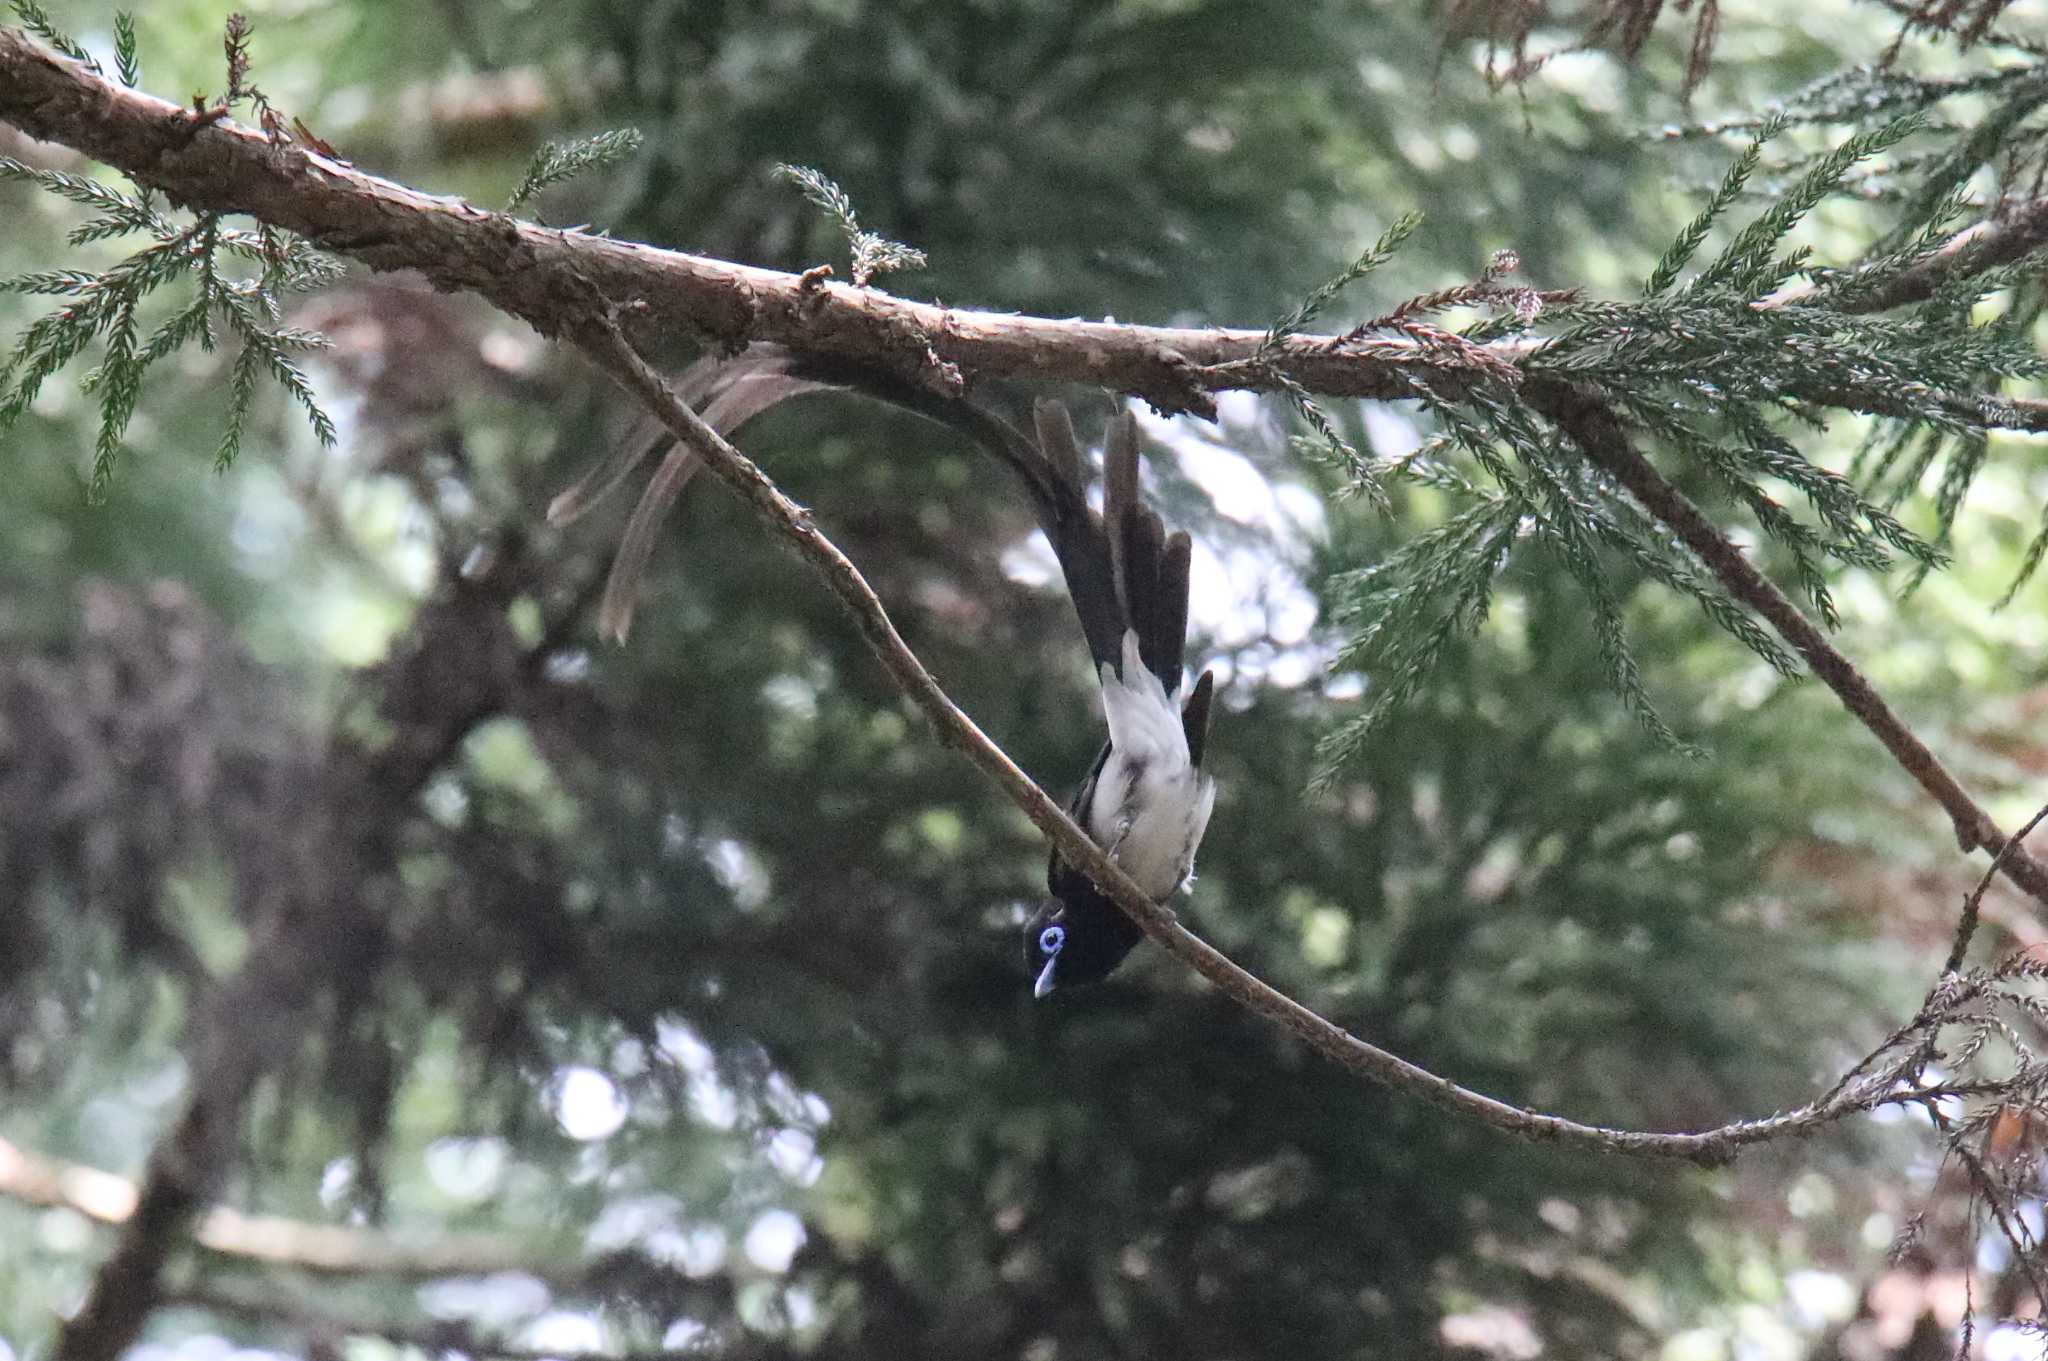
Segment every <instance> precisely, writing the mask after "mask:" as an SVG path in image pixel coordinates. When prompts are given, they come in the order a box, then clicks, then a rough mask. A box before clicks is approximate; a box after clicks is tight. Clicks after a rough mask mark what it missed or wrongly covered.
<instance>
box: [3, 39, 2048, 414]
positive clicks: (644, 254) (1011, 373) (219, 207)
mask: <svg viewBox="0 0 2048 1361" xmlns="http://www.w3.org/2000/svg"><path fill="white" fill-rule="evenodd" d="M0 120H4V121H6V122H9V123H12V124H14V125H15V126H17V127H19V128H21V129H22V130H23V131H24V132H27V133H29V134H30V135H32V136H35V137H39V138H43V139H45V140H48V141H53V142H59V143H62V144H63V145H65V146H69V147H73V148H76V149H77V150H80V151H83V152H85V153H86V154H88V155H90V156H92V157H94V158H96V159H98V160H100V161H103V162H105V163H106V164H108V165H110V166H113V167H115V168H116V169H118V170H120V171H122V172H124V173H126V174H127V175H129V176H130V177H131V178H133V179H135V180H136V181H137V182H138V183H142V184H147V185H151V186H153V187H156V188H159V189H162V190H164V191H165V192H166V193H168V194H169V195H170V196H171V197H172V198H174V199H176V200H178V201H179V202H181V203H184V204H186V205H188V206H190V207H192V208H195V209H200V210H205V211H210V212H219V213H247V214H249V215H251V216H253V217H256V218H258V219H260V220H261V221H264V222H267V223H269V224H271V225H273V226H277V227H282V228H285V229H287V230H289V231H292V232H296V233H298V234H299V235H301V236H304V237H305V238H306V239H307V240H309V241H311V242H313V243H314V244H316V245H318V246H321V247H323V248H324V249H327V250H330V251H333V252H335V253H336V254H340V255H346V256H349V257H352V258H354V259H357V260H361V261H363V262H364V263H366V264H368V265H370V266H371V267H372V268H375V269H380V270H393V269H414V270H418V271H419V272H420V273H422V274H424V275H425V276H426V277H427V278H429V279H431V280H432V281H433V282H434V283H435V284H437V285H438V286H440V287H442V288H446V289H450V290H455V289H462V290H467V291H470V292H475V293H478V294H480V295H482V296H483V297H486V298H488V299H490V300H491V301H492V302H493V303H495V304H496V305H497V306H499V307H501V308H503V309H504V310H505V311H507V312H509V313H511V314H512V315H514V316H517V317H520V318H521V319H523V320H525V321H527V322H528V323H530V324H531V325H533V326H534V327H535V328H536V329H537V330H539V331H540V332H541V333H542V334H544V335H558V334H562V333H564V332H566V331H569V330H572V329H574V327H576V326H577V325H578V324H580V320H581V319H582V318H584V317H587V316H589V315H591V314H592V313H593V312H594V311H595V310H596V309H597V308H598V307H599V306H602V305H605V304H607V303H608V304H618V303H623V302H627V301H633V302H636V303H637V304H638V305H637V306H636V307H635V308H634V309H633V310H631V311H630V312H628V313H625V314H623V315H622V316H621V324H622V325H623V326H624V327H625V328H626V330H627V331H628V333H629V334H630V335H631V336H632V337H633V338H635V339H636V340H639V341H642V342H646V341H653V340H656V339H659V338H663V337H677V336H682V337H689V338H693V339H695V340H698V341H700V342H703V343H706V344H711V345H716V346H723V347H727V348H738V347H740V346H743V345H745V344H748V343H750V342H754V341H773V342H775V343H778V344H782V345H786V346H788V347H790V348H791V349H795V350H798V351H802V352H805V353H811V354H819V355H828V356H837V357H850V358H856V359H859V360H861V361H862V362H864V363H867V364H871V365H875V364H879V365H883V366H890V367H893V368H894V369H895V370H896V371H897V372H898V373H899V374H900V375H901V376H903V377H905V378H907V379H909V380H911V381H914V382H921V383H925V384H928V385H930V386H931V387H933V388H934V389H936V390H940V391H946V392H953V391H957V390H958V389H959V388H961V387H962V386H963V385H964V384H965V383H966V382H968V381H969V380H971V379H974V378H979V377H981V376H984V375H987V376H999V377H1011V378H1028V379H1036V380H1041V381H1048V382H1065V383H1078V384H1084V385H1087V386H1091V387H1098V388H1106V389H1109V390H1112V391H1117V392H1126V393H1132V394H1135V395H1137V396H1140V397H1143V398H1144V399H1145V400H1147V401H1149V402H1151V403H1152V404H1153V405H1154V406H1157V407H1158V408H1160V409H1161V410H1165V411H1195V412H1199V413H1202V414H1205V415H1207V414H1212V413H1213V409H1214V398H1213V396H1212V395H1211V394H1212V393H1214V392H1217V391H1224V390H1230V389H1241V390H1249V391H1275V390H1279V389H1280V388H1282V387H1294V388H1298V389H1306V390H1307V391H1309V392H1313V393H1318V394H1322V395H1327V396H1338V397H1364V398H1375V399H1382V400H1394V399H1400V398H1406V397H1410V396H1412V395H1413V388H1412V386H1411V385H1410V383H1409V382H1408V381H1407V380H1406V379H1404V377H1403V372H1404V370H1407V371H1412V370H1414V369H1416V368H1426V369H1428V370H1429V371H1430V374H1431V382H1432V385H1433V386H1435V387H1437V389H1438V390H1439V391H1448V390H1451V389H1454V388H1455V387H1456V386H1457V385H1458V383H1460V382H1461V381H1463V380H1464V379H1465V378H1466V377H1467V376H1471V377H1480V376H1485V373H1494V374H1497V373H1499V372H1500V371H1501V370H1502V369H1503V368H1504V367H1508V366H1512V365H1514V364H1516V363H1517V362H1518V361H1519V360H1520V359H1522V358H1524V357H1525V356H1526V355H1527V354H1528V353H1529V352H1530V351H1531V350H1532V349H1533V348H1537V347H1539V345H1540V342H1536V343H1532V342H1529V341H1521V340H1518V341H1509V342H1503V343H1501V344H1499V345H1493V346H1480V345H1473V346H1470V347H1469V348H1468V351H1467V355H1466V357H1465V358H1462V359H1461V358H1459V357H1458V356H1457V355H1455V354H1452V353H1449V352H1447V351H1446V350H1445V349H1444V348H1443V347H1442V346H1429V345H1424V344H1422V343H1421V342H1419V341H1417V340H1415V339H1413V338H1411V337H1408V336H1402V335H1367V336H1362V337H1351V338H1346V339H1345V340H1344V341H1343V342H1342V343H1341V344H1340V343H1337V338H1336V337H1331V336H1307V335H1298V336H1291V337H1288V338H1287V339H1285V340H1283V341H1282V342H1281V343H1280V344H1278V345H1277V346H1271V347H1269V346H1268V344H1267V337H1266V333H1265V332H1264V331H1262V330H1211V329H1195V328H1188V327H1161V326H1132V325H1124V324H1120V323H1110V322H1088V321H1076V320H1056V319H1051V318H1043V317H1026V316H1017V315H1013V314H1009V313H998V312H975V311H962V310H957V309H953V308H947V307H939V306H934V305H932V304H929V303H920V302H913V301H911V300H909V299H905V298H897V297H892V296H890V295H889V294H887V293H884V292H881V291H880V290H879V289H875V288H872V287H868V288H856V287H852V286H849V285H845V284H839V283H833V282H830V281H824V280H819V279H810V278H807V277H806V276H800V275H796V274H785V273H781V272H779V271H776V270H768V269H756V268H753V267H751V266H747V265H737V264H730V263H727V262H725V261H722V260H713V259H708V258H705V257H703V256H695V255H685V254H683V253H681V252H678V251H669V250H660V249H657V248H655V247H652V246H645V245H639V244H636V243H633V242H626V241H614V240H611V239H609V238H605V237H598V236H592V235H588V234H585V233H580V232H567V231H558V230H555V229H552V228H547V227H540V226H536V225H535V224H533V223H530V222H522V221H519V220H517V219H515V218H512V217H508V216H506V215H504V214H502V213H493V212H487V211H485V210H483V209H481V208H477V207H475V206H474V205H472V204H469V203H466V202H464V201H462V200H460V199H455V198H448V197H443V196H438V195H432V194H423V193H420V192H419V191H417V190H414V189H409V188H407V187H405V186H404V185H401V184H395V183H393V182H392V181H390V180H385V179H380V178H378V177H377V176H374V175H369V174H365V173H364V172H362V171H359V170H357V169H355V168H354V167H353V166H350V165H348V164H347V163H346V162H342V161H337V160H332V159H329V158H328V157H325V156H322V155H319V154H317V153H315V152H313V151H310V150H308V149H307V148H305V147H304V146H301V145H299V144H297V143H294V142H292V141H290V140H289V139H280V140H276V141H273V140H272V139H270V138H269V137H266V136H265V135H263V134H261V133H258V132H254V131H251V130H249V129H246V128H242V127H239V126H237V125H236V124H234V123H233V122H231V121H229V120H227V119H219V120H216V121H211V122H206V123H204V124H203V125H202V124H201V123H200V122H199V121H197V120H195V119H194V117H193V115H192V113H191V111H190V110H189V109H185V108H182V107H180V106H178V105H175V104H170V103H167V102H165V101H163V100H161V99H157V98H154V97H153V96H150V95H146V94H143V93H141V92H139V91H135V90H130V89H127V88H125V87H123V86H120V85H117V84H115V83H113V82H112V81H109V80H106V79H103V78H101V77H97V76H94V75H93V74H91V73H90V72H88V71H85V70H84V69H82V68H81V67H79V66H78V65H76V64H75V63H73V62H70V61H67V60H66V59H64V58H62V57H59V56H57V55H55V54H53V53H50V52H47V51H45V50H44V49H43V48H41V47H39V46H38V45H37V44H36V43H35V42H34V41H33V40H31V39H30V38H29V37H28V36H27V35H26V34H24V33H22V32H20V31H19V30H15V29H6V28H0ZM2044 224H2048V206H2043V207H2040V208H2039V209H2038V210H2035V209H2034V208H2033V207H2032V206H2031V205H2030V207H2029V208H2028V209H2022V210H2018V211H2016V212H2015V213H2013V214H2010V215H2009V217H2008V219H2007V220H2005V221H2003V222H2001V223H2000V224H1998V225H1996V226H1995V227H1990V228H1986V229H1983V230H1982V231H1980V232H1979V236H1978V237H1973V238H1972V241H1973V242H1974V243H1975V244H1972V242H1966V241H1963V240H1962V238H1958V244H1957V245H1956V247H1955V249H1954V250H1953V252H1952V254H1951V255H1950V256H1949V257H1948V258H1947V259H1946V260H1945V261H1943V262H1939V263H1940V265H1941V268H1940V269H1937V268H1936V264H1937V262H1930V264H1929V265H1928V266H1924V267H1923V268H1922V269H1921V270H1918V271H1914V272H1912V273H1911V274H1910V275H1909V276H1907V277H1908V278H1909V279H1910V280H1912V282H1911V283H1907V284H1902V286H1901V287H1902V288H1903V290H1904V291H1903V292H1901V293H1900V294H1899V296H1897V297H1896V298H1895V299H1893V301H1892V302H1891V303H1887V304H1885V305H1895V303H1896V302H1903V301H1910V300H1911V298H1912V297H1913V296H1916V295H1915V294H1914V292H1913V290H1915V289H1923V290H1925V289H1931V288H1932V286H1933V282H1934V281H1937V280H1938V279H1939V278H1940V277H1944V276H1945V275H1944V271H1947V272H1952V271H1953V270H1955V269H1959V268H1978V269H1981V268H1985V267H1988V266H1989V265H1992V264H1996V263H1999V262H2001V261H2003V260H2007V259H2011V258H2015V257H2016V256H2017V255H2018V254H2021V253H2024V250H2025V249H2026V248H2028V247H2029V245H2030V244H2031V243H2032V242H2033V241H2034V240H2035V236H2034V235H2030V233H2034V234H2038V233H2040V232H2043V231H2048V225H2044ZM1976 230H1978V229H1973V231H1976ZM1964 236H1970V233H1965V234H1964ZM1923 295H1924V294H1923ZM1283 375H1284V378H1283ZM1810 395H1813V396H1814V399H1815V400H1820V399H1821V398H1820V396H1819V395H1818V394H1810ZM1843 400H1844V401H1845V402H1847V403H1848V404H1849V405H1850V406H1851V408H1852V409H1855V410H1859V411H1865V412H1869V413H1871V414H1879V415H1882V414H1887V413H1886V412H1885V411H1884V410H1883V409H1882V406H1883V402H1884V399H1883V394H1877V393H1863V394H1854V395H1852V396H1850V397H1846V398H1844V399H1843ZM1963 405H1965V406H1967V408H1968V409H1967V410H1959V412H1958V414H1959V415H1961V416H1963V418H1964V419H1966V420H1981V421H1982V422H1983V423H1984V424H1986V425H1992V426H2007V425H2010V426H2014V427H2017V428H2022V429H2042V428H2044V427H2048V413H2044V412H2042V411H2040V410H2037V409H2031V408H2029V407H2028V406H2027V405H2026V404H2025V403H2014V402H2009V401H2006V400H2004V399H2000V398H1997V397H1986V398H1983V399H1981V400H1980V401H1977V402H1964V403H1963Z"/></svg>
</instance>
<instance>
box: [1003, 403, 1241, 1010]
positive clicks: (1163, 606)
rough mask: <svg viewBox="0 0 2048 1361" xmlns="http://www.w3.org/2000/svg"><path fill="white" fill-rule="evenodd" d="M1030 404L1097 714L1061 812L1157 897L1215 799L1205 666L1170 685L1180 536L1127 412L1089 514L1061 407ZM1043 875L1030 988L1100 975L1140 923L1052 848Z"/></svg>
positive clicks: (1174, 875)
mask: <svg viewBox="0 0 2048 1361" xmlns="http://www.w3.org/2000/svg"><path fill="white" fill-rule="evenodd" d="M1037 414H1038V420H1037V425H1038V442H1039V449H1040V451H1041V453H1042V456H1043V459H1044V463H1045V473H1046V474H1047V475H1049V476H1051V477H1053V478H1056V479H1057V480H1058V481H1060V482H1061V483H1064V484H1065V490H1062V491H1060V492H1058V493H1056V494H1055V495H1053V496H1051V497H1044V496H1041V497H1040V498H1039V499H1040V502H1041V507H1042V512H1041V517H1040V518H1041V522H1042V523H1044V524H1045V527H1046V535H1047V537H1048V538H1049V539H1050V540H1051V541H1052V546H1053V551H1054V554H1055V555H1056V556H1057V557H1058V558H1059V561H1060V570H1061V572H1062V573H1063V574H1064V576H1065V577H1066V582H1067V593H1068V595H1069V596H1070V597H1071V598H1072V599H1073V602H1074V611H1075V613H1076V614H1078V615H1079V616H1080V620H1081V632H1082V634H1083V635H1084V636H1085V637H1086V638H1087V640H1088V652H1089V655H1090V657H1091V658H1092V659H1093V660H1094V663H1095V671H1096V675H1097V677H1098V678H1099V680H1100V682H1101V686H1102V713H1103V718H1104V719H1105V721H1106V722H1107V724H1108V726H1109V740H1108V741H1107V742H1106V743H1104V744H1103V747H1102V750H1101V752H1100V753H1099V754H1098V755H1097V756H1096V758H1095V765H1094V768H1093V769H1092V770H1090V771H1089V773H1088V778H1087V779H1086V780H1085V781H1083V783H1082V785H1081V788H1080V790H1079V791H1078V792H1077V793H1076V794H1075V795H1074V798H1073V802H1072V803H1071V804H1069V805H1068V810H1067V811H1068V813H1069V814H1070V815H1071V816H1072V817H1073V819H1074V821H1076V822H1078V823H1079V824H1080V825H1081V827H1082V829H1083V830H1085V831H1086V832H1087V833H1088V835H1089V836H1091V837H1093V838H1094V839H1095V842H1096V844H1097V845H1099V846H1101V847H1102V848H1103V849H1104V850H1105V851H1107V852H1108V853H1109V858H1110V859H1111V860H1114V861H1115V862H1116V864H1117V867H1118V868H1119V869H1121V870H1123V871H1124V873H1126V874H1128V875H1129V876H1130V877H1131V879H1132V880H1133V881H1134V882H1136V884H1137V885H1138V887H1139V888H1140V889H1142V890H1144V892H1145V893H1146V894H1147V895H1148V896H1149V897H1151V898H1152V899H1153V901H1155V902H1165V901H1166V900H1167V899H1168V898H1171V897H1172V896H1173V895H1174V894H1175V893H1177V892H1178V891H1179V890H1180V889H1181V887H1182V886H1183V885H1184V884H1186V883H1187V882H1188V879H1189V878H1190V876H1191V875H1192V874H1193V872H1194V863H1195V848H1196V847H1197V846H1199V845H1200V844H1201V841H1202V833H1203V831H1204V830H1205V829H1207V827H1208V825H1209V814H1210V811H1211V810H1212V809H1213V808H1214V807H1215V804H1216V781H1215V779H1214V778H1213V777H1211V776H1210V775H1208V774H1206V773H1204V772H1203V770H1202V754H1203V747H1204V745H1205V743H1206V740H1207V737H1208V730H1209V702H1210V698H1211V696H1212V695H1213V694H1214V689H1215V678H1214V676H1213V675H1212V674H1211V673H1209V672H1207V671H1205V672H1203V673H1202V676H1201V679H1200V680H1198V681H1196V682H1195V683H1194V685H1193V686H1192V687H1191V688H1184V687H1183V684H1182V676H1183V672H1184V669H1185V668H1184V665H1183V654H1184V653H1185V651H1186V648H1187V624H1188V568H1189V559H1190V555H1191V551H1192V546H1191V544H1190V542H1189V539H1188V536H1187V534H1186V533H1184V532H1176V533H1174V534H1172V535H1168V534H1167V533H1166V532H1165V527H1164V525H1163V524H1162V523H1161V522H1160V519H1159V516H1158V515H1156V514H1154V513H1153V512H1152V511H1150V510H1148V509H1146V508H1145V506H1144V505H1143V504H1142V503H1141V502H1140V500H1139V497H1138V433H1137V423H1136V422H1135V421H1134V420H1133V419H1132V418H1131V416H1130V415H1129V413H1125V414H1122V415H1120V416H1118V417H1117V418H1116V420H1114V421H1113V422H1111V424H1110V430H1109V438H1108V441H1107V444H1106V447H1105V449H1104V453H1103V474H1104V476H1103V496H1102V514H1101V516H1100V517H1098V516H1096V515H1095V513H1094V512H1093V511H1092V510H1090V509H1089V507H1088V505H1087V502H1086V500H1085V493H1084V492H1083V491H1082V488H1083V487H1084V486H1085V483H1084V482H1083V481H1082V479H1081V468H1082V464H1081V459H1080V453H1079V449H1078V447H1077V445H1076V443H1075V440H1074V431H1073V426H1072V425H1071V424H1070V422H1069V421H1068V418H1067V413H1066V410H1065V408H1063V407H1060V406H1058V405H1056V404H1052V403H1041V404H1040V405H1039V408H1038V413H1037ZM1026 480H1027V482H1029V481H1030V480H1031V479H1029V478H1027V479H1026ZM1046 886H1047V888H1048V889H1049V890H1050V891H1051V894H1052V898H1051V901H1049V902H1047V903H1046V904H1045V905H1044V906H1042V907H1040V908H1039V909H1038V911H1037V912H1036V913H1035V914H1034V915H1033V916H1032V918H1031V920H1030V922H1029V923H1028V924H1027V926H1026V928H1025V935H1024V960H1025V964H1026V966H1027V967H1028V968H1029V969H1030V970H1031V974H1032V987H1031V991H1032V995H1033V996H1034V997H1044V996H1046V995H1047V994H1048V993H1050V992H1052V991H1053V990H1054V989H1055V988H1062V987H1074V986H1077V985H1079V984H1082V983H1093V982H1097V981H1099V980H1101V979H1103V978H1106V977H1107V976H1108V975H1109V974H1110V973H1111V972H1112V971H1113V970H1114V969H1115V968H1116V967H1117V965H1119V964H1121V963H1123V961H1124V957H1125V956H1126V955H1128V954H1130V952H1131V949H1132V947H1134V946H1135V945H1137V943H1138V941H1139V940H1140V939H1141V938H1142V936H1143V934H1144V933H1143V932H1142V931H1141V930H1140V929H1139V927H1138V924H1137V923H1136V922H1134V921H1132V920H1131V919H1130V918H1129V917H1128V916H1127V915H1125V913H1124V912H1123V910H1122V909H1121V908H1119V907H1117V905H1116V904H1115V903H1113V902H1111V901H1110V900H1109V898H1108V897H1107V896H1106V895H1105V894H1104V893H1103V892H1102V890H1101V889H1100V888H1098V887H1097V886H1096V884H1095V881H1094V880H1092V879H1090V878H1089V877H1088V876H1087V875H1086V874H1085V873H1083V872H1082V871H1080V870H1078V869H1076V868H1074V867H1073V866H1071V865H1069V864H1067V862H1066V860H1065V859H1064V858H1063V857H1062V856H1061V855H1060V853H1059V851H1058V850H1057V849H1055V850H1054V851H1053V853H1052V860H1051V864H1050V865H1049V866H1048V868H1047V871H1046Z"/></svg>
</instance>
